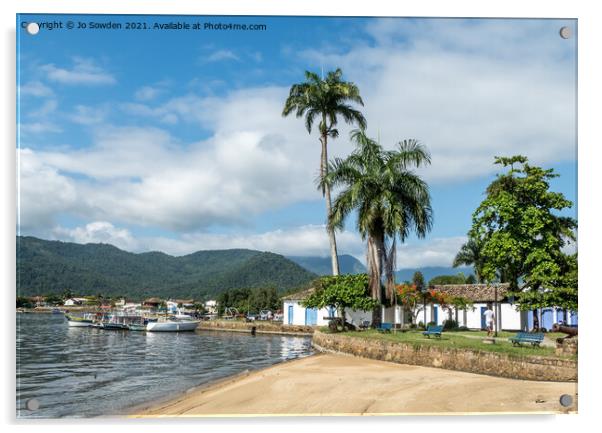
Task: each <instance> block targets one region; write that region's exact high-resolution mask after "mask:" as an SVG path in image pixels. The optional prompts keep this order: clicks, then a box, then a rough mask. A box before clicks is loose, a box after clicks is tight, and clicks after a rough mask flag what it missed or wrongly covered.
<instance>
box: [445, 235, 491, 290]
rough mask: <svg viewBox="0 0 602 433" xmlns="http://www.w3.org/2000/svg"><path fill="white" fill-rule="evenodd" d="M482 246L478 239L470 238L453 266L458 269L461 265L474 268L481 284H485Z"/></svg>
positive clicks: (457, 255)
mask: <svg viewBox="0 0 602 433" xmlns="http://www.w3.org/2000/svg"><path fill="white" fill-rule="evenodd" d="M481 248H482V245H481V244H480V243H479V241H478V240H477V239H474V238H470V239H468V241H467V242H466V243H465V244H464V245H462V247H461V248H460V251H459V252H458V254H456V257H455V258H454V263H453V266H454V268H457V267H458V266H461V265H467V266H472V267H473V268H474V272H475V275H476V279H477V281H478V282H479V283H484V282H485V280H484V279H483V255H482V254H481Z"/></svg>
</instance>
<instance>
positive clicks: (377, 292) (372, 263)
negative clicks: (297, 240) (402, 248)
mask: <svg viewBox="0 0 602 433" xmlns="http://www.w3.org/2000/svg"><path fill="white" fill-rule="evenodd" d="M383 248H384V242H383V241H382V240H381V239H378V237H373V236H368V260H367V261H368V273H369V276H370V280H369V284H370V290H371V292H372V299H376V300H377V301H378V306H377V307H375V308H374V310H373V311H372V325H373V326H375V327H379V326H380V324H381V322H382V320H381V319H382V318H381V304H382V290H381V277H382V255H383Z"/></svg>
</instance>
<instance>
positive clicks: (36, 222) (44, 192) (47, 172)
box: [17, 149, 77, 230]
mask: <svg viewBox="0 0 602 433" xmlns="http://www.w3.org/2000/svg"><path fill="white" fill-rule="evenodd" d="M17 158H18V170H19V171H18V194H17V205H18V209H17V213H18V224H19V226H20V227H21V228H22V229H25V230H27V229H30V228H32V229H37V228H44V227H48V226H52V225H53V224H54V220H55V218H56V215H57V214H59V213H64V212H69V211H72V210H74V209H73V206H75V205H76V204H77V193H76V187H75V185H74V182H73V181H72V180H70V179H68V178H66V177H64V176H62V175H61V174H60V173H59V172H58V170H57V169H56V168H53V167H50V166H48V165H47V164H45V163H44V161H42V160H41V159H40V158H39V156H38V155H36V154H35V153H34V152H32V151H31V150H29V149H17Z"/></svg>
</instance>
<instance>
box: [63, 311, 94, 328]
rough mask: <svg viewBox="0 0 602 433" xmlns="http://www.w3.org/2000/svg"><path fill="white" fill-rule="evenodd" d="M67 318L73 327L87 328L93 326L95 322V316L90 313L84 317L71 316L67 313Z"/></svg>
mask: <svg viewBox="0 0 602 433" xmlns="http://www.w3.org/2000/svg"><path fill="white" fill-rule="evenodd" d="M65 318H66V319H67V323H68V324H69V326H70V327H72V328H86V327H88V326H92V324H93V323H94V320H93V318H92V317H91V316H90V315H87V314H86V315H84V317H76V316H69V315H67V314H65Z"/></svg>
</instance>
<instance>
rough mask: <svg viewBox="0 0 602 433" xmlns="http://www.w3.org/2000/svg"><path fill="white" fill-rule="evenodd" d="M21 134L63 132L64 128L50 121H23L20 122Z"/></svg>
mask: <svg viewBox="0 0 602 433" xmlns="http://www.w3.org/2000/svg"><path fill="white" fill-rule="evenodd" d="M19 130H20V132H21V134H26V135H31V134H45V133H47V132H52V133H56V132H62V131H63V129H62V128H61V127H60V126H58V125H57V124H55V123H52V122H48V121H41V122H21V123H20V124H19Z"/></svg>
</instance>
